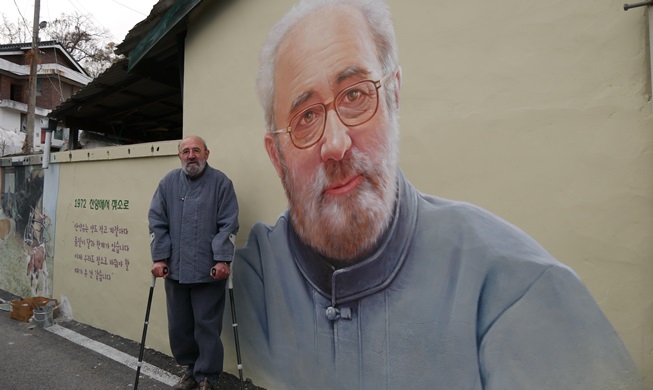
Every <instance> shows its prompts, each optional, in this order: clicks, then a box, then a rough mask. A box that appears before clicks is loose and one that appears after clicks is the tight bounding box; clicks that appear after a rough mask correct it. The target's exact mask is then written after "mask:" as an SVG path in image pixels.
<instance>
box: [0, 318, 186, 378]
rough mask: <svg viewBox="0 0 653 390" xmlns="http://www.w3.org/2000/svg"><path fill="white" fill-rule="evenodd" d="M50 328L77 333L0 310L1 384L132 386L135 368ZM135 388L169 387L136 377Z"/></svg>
mask: <svg viewBox="0 0 653 390" xmlns="http://www.w3.org/2000/svg"><path fill="white" fill-rule="evenodd" d="M53 330H63V331H64V332H65V331H68V332H70V333H72V334H73V335H77V336H79V335H80V334H79V333H77V332H72V331H70V330H69V329H67V328H65V327H61V326H60V325H54V326H52V327H49V328H47V329H46V328H40V327H38V326H35V325H34V324H32V323H24V322H20V321H17V320H15V319H12V318H10V317H9V312H6V311H0V388H2V389H7V390H22V389H25V390H27V389H30V390H33V389H107V390H108V389H128V388H133V386H134V381H135V378H136V372H135V370H134V369H132V368H130V367H129V366H127V365H125V364H123V363H120V362H118V361H116V360H114V359H112V358H111V357H108V356H107V355H105V354H102V353H99V352H96V350H93V349H89V348H87V347H84V346H81V345H79V344H77V343H75V342H73V341H70V340H69V339H67V338H64V337H62V336H59V335H58V334H55V333H53V332H52V331H53ZM84 339H85V338H82V340H84ZM87 340H92V339H87ZM135 360H136V361H138V359H137V358H136V359H135ZM141 370H143V369H141ZM173 383H174V382H173ZM138 388H139V389H143V390H146V389H170V388H171V386H170V385H169V384H166V383H163V382H161V381H159V380H157V379H153V378H151V377H149V376H146V375H141V378H140V379H139V384H138Z"/></svg>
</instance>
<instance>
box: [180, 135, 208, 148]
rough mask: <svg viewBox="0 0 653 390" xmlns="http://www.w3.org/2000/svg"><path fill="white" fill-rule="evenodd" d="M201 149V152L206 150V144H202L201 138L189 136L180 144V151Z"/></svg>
mask: <svg viewBox="0 0 653 390" xmlns="http://www.w3.org/2000/svg"><path fill="white" fill-rule="evenodd" d="M197 147H199V148H200V150H203V149H204V143H203V142H202V140H201V139H199V137H196V136H189V137H186V138H184V139H183V140H182V141H181V143H180V144H179V150H180V151H181V150H184V149H194V148H197Z"/></svg>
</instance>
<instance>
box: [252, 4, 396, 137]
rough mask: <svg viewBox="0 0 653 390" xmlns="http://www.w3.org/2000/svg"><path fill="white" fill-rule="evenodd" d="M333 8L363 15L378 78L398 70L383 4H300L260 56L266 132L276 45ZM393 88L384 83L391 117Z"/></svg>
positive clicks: (270, 124) (271, 126)
mask: <svg viewBox="0 0 653 390" xmlns="http://www.w3.org/2000/svg"><path fill="white" fill-rule="evenodd" d="M337 4H345V5H349V6H353V7H355V8H357V9H358V10H360V11H361V13H362V14H363V17H364V18H365V20H366V21H367V26H368V28H369V29H370V32H371V35H372V38H373V39H374V45H375V47H376V52H377V57H378V60H379V63H380V64H381V69H382V71H383V73H382V74H383V75H385V74H388V73H389V72H392V71H395V70H397V69H398V66H399V59H398V54H397V41H396V37H395V31H394V27H393V25H392V20H391V18H390V8H389V7H388V5H387V4H386V3H385V0H301V1H300V2H299V3H297V4H296V5H295V6H294V7H293V8H292V9H291V10H290V11H289V12H288V13H287V14H286V15H284V16H283V17H282V18H281V19H280V20H279V21H278V22H277V24H276V25H275V26H274V27H273V28H272V30H271V31H270V33H269V34H268V39H267V41H266V42H265V44H264V45H263V47H262V48H261V52H260V67H259V71H258V77H257V79H256V89H257V92H258V97H259V100H260V102H261V105H262V106H263V111H264V112H265V123H266V126H267V128H268V130H269V131H273V130H275V118H274V88H275V85H274V71H275V64H276V59H277V54H278V49H279V45H280V44H281V42H283V40H284V38H285V37H286V34H288V32H289V31H290V30H291V29H292V28H293V27H294V26H295V25H296V24H297V23H298V22H299V21H301V20H302V19H303V18H304V17H306V16H308V15H309V14H312V13H313V12H316V11H318V10H320V9H322V8H326V7H329V6H334V5H337ZM396 88H398V86H397V85H396V83H392V82H388V83H387V87H386V101H387V104H388V108H389V111H390V113H391V114H392V115H396V114H397V107H398V106H397V102H396V98H395V97H396V94H395V91H396Z"/></svg>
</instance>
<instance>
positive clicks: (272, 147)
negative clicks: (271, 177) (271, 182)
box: [264, 133, 283, 179]
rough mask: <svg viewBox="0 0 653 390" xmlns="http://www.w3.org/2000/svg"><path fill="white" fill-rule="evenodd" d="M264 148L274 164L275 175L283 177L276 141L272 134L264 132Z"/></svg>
mask: <svg viewBox="0 0 653 390" xmlns="http://www.w3.org/2000/svg"><path fill="white" fill-rule="evenodd" d="M264 142H265V150H266V151H267V152H268V157H270V161H271V162H272V165H273V166H274V169H275V170H276V171H277V175H278V176H279V178H280V179H283V171H282V169H281V163H280V162H279V150H277V143H276V140H275V137H274V135H273V134H270V133H266V134H265V138H264Z"/></svg>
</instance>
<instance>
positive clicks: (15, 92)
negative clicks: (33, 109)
mask: <svg viewBox="0 0 653 390" xmlns="http://www.w3.org/2000/svg"><path fill="white" fill-rule="evenodd" d="M9 99H11V100H15V101H17V102H22V101H23V88H22V86H21V85H20V84H11V87H10V90H9Z"/></svg>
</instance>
